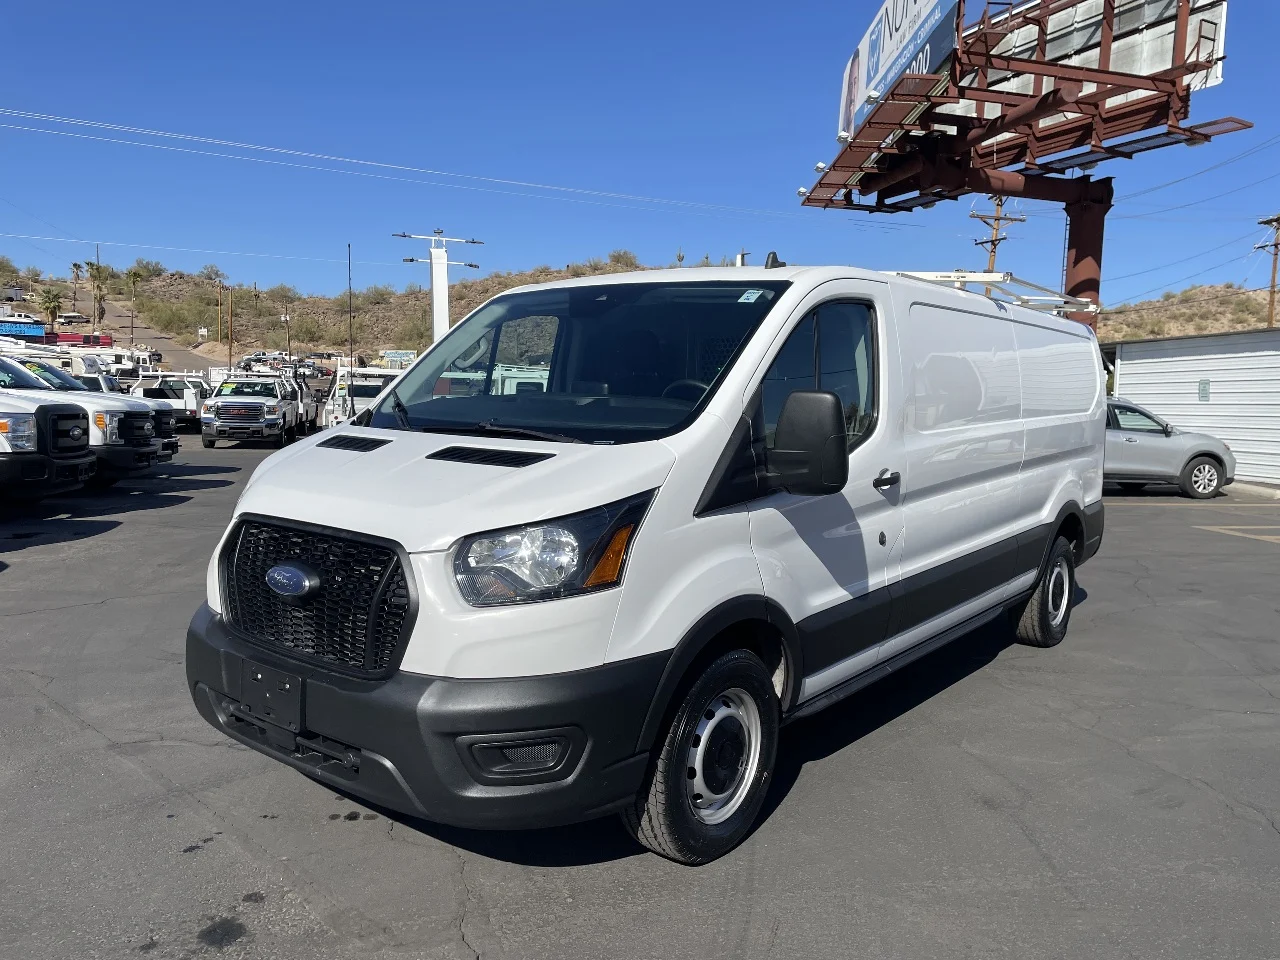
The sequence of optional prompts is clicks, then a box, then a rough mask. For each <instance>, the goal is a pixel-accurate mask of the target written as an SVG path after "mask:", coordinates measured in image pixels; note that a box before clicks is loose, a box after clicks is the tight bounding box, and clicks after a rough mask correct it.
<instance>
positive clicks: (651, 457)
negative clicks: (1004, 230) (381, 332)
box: [187, 268, 1106, 863]
mask: <svg viewBox="0 0 1280 960" xmlns="http://www.w3.org/2000/svg"><path fill="white" fill-rule="evenodd" d="M500 366H511V367H518V366H534V367H544V368H545V371H546V372H545V376H539V377H537V378H534V377H529V378H526V380H525V383H526V384H528V385H526V386H523V387H521V388H517V389H513V390H512V391H510V392H507V391H505V390H499V389H497V388H496V386H495V376H494V371H495V370H496V369H497V368H498V367H500ZM1105 427H1106V398H1105V391H1104V377H1103V369H1102V364H1101V360H1100V356H1099V352H1098V346H1097V342H1096V341H1095V339H1094V337H1093V334H1092V333H1091V332H1090V331H1089V329H1088V328H1086V327H1084V326H1082V325H1079V324H1076V323H1073V322H1070V321H1067V320H1064V319H1060V318H1057V317H1054V316H1051V315H1045V314H1041V313H1038V312H1033V311H1031V310H1027V309H1024V308H1022V307H1017V306H1011V305H1008V304H1004V303H998V302H995V301H993V300H991V299H987V298H985V297H983V296H981V295H979V294H977V293H973V292H965V291H961V290H956V289H953V288H949V287H946V286H941V285H936V284H930V283H925V282H921V281H916V280H910V279H905V278H902V277H898V276H887V275H883V274H878V273H873V272H870V271H862V270H855V269H851V268H780V269H772V270H766V269H749V268H739V269H705V270H676V271H660V272H652V273H642V274H628V275H615V276H609V277H599V278H591V279H581V280H570V281H565V282H563V283H554V284H548V285H545V286H537V287H525V288H522V289H519V290H515V291H512V292H509V293H506V294H504V295H502V296H500V297H498V298H496V299H494V300H492V301H490V302H489V303H487V304H485V305H484V306H482V307H480V308H479V309H478V310H476V311H475V312H474V313H472V314H471V315H470V316H469V317H468V318H467V319H466V320H464V321H463V322H462V323H460V324H458V325H457V326H456V327H454V328H453V330H451V331H450V332H449V334H448V336H447V337H444V338H442V340H441V341H440V342H439V343H438V344H436V346H435V347H434V348H433V349H432V350H431V351H430V352H428V353H427V354H426V355H424V356H423V357H422V358H420V359H419V360H418V361H417V363H415V364H414V366H413V367H412V368H411V369H409V370H408V371H407V372H406V373H405V374H404V376H403V377H402V378H401V379H400V380H399V381H398V382H397V383H396V384H395V385H394V386H393V387H389V388H387V389H386V390H385V391H384V392H383V394H382V395H381V396H380V397H379V398H378V399H377V400H376V401H375V403H374V404H373V406H371V407H370V408H369V409H368V410H367V411H366V412H364V413H363V414H361V415H360V416H358V417H357V418H356V419H355V422H354V423H351V424H347V425H344V426H343V427H342V428H341V429H339V430H337V431H331V432H329V433H327V434H325V435H323V436H320V437H315V438H311V439H309V440H306V441H303V442H302V443H300V444H298V445H295V446H293V447H291V448H290V449H289V450H287V451H283V452H281V453H278V454H275V455H274V456H272V457H270V458H269V459H267V460H266V461H264V462H263V463H262V465H261V466H260V467H259V468H258V469H257V471H256V472H255V473H254V475H253V477H252V478H251V479H250V481H249V483H248V485H247V486H246V488H245V490H244V492H243V494H242V496H241V499H240V501H239V503H238V505H237V506H236V510H235V514H234V516H233V519H232V522H231V524H230V526H229V527H228V529H227V532H226V533H225V535H224V537H223V539H222V541H221V543H220V544H219V546H218V548H217V550H216V552H215V553H214V556H213V558H212V560H211V562H210V564H209V570H208V584H207V590H208V602H207V604H205V605H203V606H202V607H201V608H200V610H199V611H198V612H197V613H196V615H195V617H194V619H193V620H192V623H191V626H190V629H189V632H188V635H187V675H188V679H189V681H190V686H191V692H192V695H193V696H194V699H195V702H196V704H197V706H198V708H199V710H200V712H201V713H202V714H203V715H204V717H205V718H206V719H207V720H208V721H209V722H210V723H212V724H213V725H214V726H216V727H218V728H219V729H221V730H223V731H225V732H226V733H227V734H228V735H230V736H231V737H233V738H235V739H236V740H239V741H240V742H242V743H245V744H248V745H250V746H252V747H254V748H255V749H258V750H260V751H262V752H264V753H267V754H269V755H271V756H274V757H276V758H277V759H279V760H281V761H283V762H285V763H287V764H289V765H291V766H293V767H295V768H296V769H298V770H301V771H303V772H305V773H307V774H308V775H310V776H312V777H314V778H316V779H318V780H320V781H322V782H324V783H327V784H330V785H332V786H334V787H337V788H340V789H343V790H346V791H350V792H351V793H353V794H356V795H358V796H362V797H365V798H367V799H369V800H371V801H373V802H376V803H379V804H382V805H385V806H387V807H391V808H394V809H397V810H400V811H403V812H406V813H408V814H411V815H415V816H420V817H424V818H428V819H431V820H436V821H442V822H446V823H452V824H458V825H464V826H469V827H536V826H542V825H547V824H554V823H563V822H571V821H574V820H580V819H585V818H589V817H596V816H601V815H604V814H608V813H621V815H622V817H623V819H624V821H625V823H626V824H627V825H628V827H629V828H630V830H631V831H632V833H633V834H634V835H635V836H636V837H637V838H638V839H639V840H640V842H641V843H643V844H645V845H646V846H647V847H649V848H650V849H652V850H654V851H656V852H658V853H660V854H662V855H663V856H666V857H670V858H671V859H673V860H677V861H680V862H683V863H701V862H705V861H707V860H710V859H713V858H715V857H717V856H719V855H721V854H723V853H725V852H726V851H727V850H729V849H730V848H732V847H733V846H734V845H735V844H736V843H738V842H739V841H740V840H741V839H742V838H743V837H744V836H745V835H746V833H747V831H748V830H749V829H750V827H751V824H752V822H753V820H755V818H756V816H757V814H758V813H759V811H760V808H761V804H762V803H763V801H764V797H765V792H766V790H767V788H768V785H769V783H770V779H771V771H772V769H773V765H774V754H775V750H776V748H777V744H778V730H779V726H780V725H781V724H783V723H785V722H786V721H788V720H790V719H794V718H796V717H800V716H803V715H807V714H811V713H813V712H815V711H817V710H820V709H821V708H823V707H825V706H827V705H829V704H831V703H833V702H835V701H836V700H839V699H840V698H842V697H845V696H848V695H850V694H853V693H855V692H856V691H857V690H859V689H860V688H862V687H863V686H865V685H866V684H867V683H869V682H871V681H874V680H876V679H879V678H881V677H883V676H885V675H887V674H888V673H890V672H891V671H893V670H895V669H897V668H898V667H900V666H902V665H903V664H905V663H907V662H909V661H911V660H913V659H915V658H917V657H919V656H921V655H923V654H925V653H928V652H929V651H931V650H934V649H936V648H937V647H939V646H940V645H942V644H944V643H947V642H949V641H953V640H961V641H963V637H964V636H965V635H966V634H967V633H968V632H969V631H971V630H972V629H973V628H974V627H975V626H977V625H979V624H981V623H984V622H987V621H990V620H992V619H994V618H996V617H999V616H1001V615H1003V614H1005V613H1006V612H1008V613H1011V614H1012V616H1013V619H1014V621H1015V622H1016V631H1017V635H1018V636H1019V637H1020V638H1021V639H1022V640H1023V641H1024V642H1027V643H1029V644H1032V645H1036V646H1043V647H1047V646H1052V645H1054V644H1056V643H1058V642H1059V641H1061V640H1062V639H1063V637H1064V636H1065V634H1066V631H1067V625H1068V622H1069V621H1070V617H1071V608H1072V603H1073V599H1074V596H1075V571H1076V568H1077V567H1078V566H1079V565H1080V564H1082V563H1083V562H1085V561H1086V560H1087V559H1089V558H1090V557H1091V556H1092V555H1093V554H1094V553H1095V552H1096V551H1097V549H1098V547H1099V544H1100V542H1101V539H1102V530H1103V508H1102V500H1101V489H1102V461H1103V444H1104V435H1105Z"/></svg>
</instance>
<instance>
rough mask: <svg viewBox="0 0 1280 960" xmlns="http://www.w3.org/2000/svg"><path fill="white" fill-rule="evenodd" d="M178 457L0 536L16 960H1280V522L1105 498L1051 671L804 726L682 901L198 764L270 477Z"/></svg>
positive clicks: (586, 866)
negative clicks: (217, 616)
mask: <svg viewBox="0 0 1280 960" xmlns="http://www.w3.org/2000/svg"><path fill="white" fill-rule="evenodd" d="M183 443H184V447H183V450H182V452H181V453H180V454H179V455H178V457H177V460H176V462H175V464H174V465H171V466H169V467H167V468H166V469H165V470H164V471H163V473H162V475H161V476H159V477H157V478H153V479H146V480H139V481H131V482H130V481H127V482H124V483H122V484H120V486H119V487H118V488H116V489H115V490H113V491H111V492H109V493H107V494H103V495H96V496H78V495H77V496H70V497H66V498H62V499H58V500H53V501H50V502H48V503H46V504H43V505H41V506H39V507H37V508H32V509H27V510H25V511H22V512H19V513H10V514H7V515H4V516H0V730H2V731H3V737H0V799H2V801H3V805H2V809H3V811H4V825H5V829H4V830H3V832H0V863H3V864H4V866H3V872H2V874H0V876H2V877H3V885H2V886H3V891H4V895H3V897H0V956H5V957H23V958H77V960H79V958H90V957H135V956H147V957H151V958H159V957H165V958H169V957H192V956H205V955H211V956H225V957H255V958H256V957H279V958H347V957H351V958H354V957H362V958H370V957H379V958H392V957H394V958H418V957H424V958H428V957H429V958H445V957H448V958H454V957H457V958H469V957H477V956H483V957H485V958H497V957H509V958H632V957H636V958H663V960H674V958H685V957H689V958H692V957H697V958H699V960H710V958H717V957H724V958H731V957H732V958H742V957H750V958H755V957H779V958H783V957H785V958H793V957H805V958H823V957H890V956H893V957H911V958H932V957H938V958H942V957H946V958H955V957H1016V958H1020V960H1021V958H1031V957H1071V958H1075V957H1080V958H1090V960H1093V958H1097V957H1142V958H1146V957H1195V958H1204V957H1213V958H1220V957H1241V958H1246V957H1247V958H1264V957H1277V956H1280V914H1278V912H1277V904H1280V588H1278V587H1277V581H1278V579H1280V501H1263V500H1255V499H1251V498H1250V497H1249V496H1248V495H1245V494H1240V493H1234V492H1229V495H1228V496H1226V497H1223V498H1221V499H1219V500H1216V501H1214V502H1211V503H1203V502H1195V501H1189V500H1184V499H1181V498H1178V497H1176V496H1172V495H1169V494H1165V493H1162V492H1159V491H1157V492H1149V493H1147V494H1145V495H1143V496H1137V497H1111V498H1108V513H1107V532H1106V540H1105V542H1104V545H1103V549H1102V552H1101V554H1100V555H1099V556H1098V558H1097V559H1095V560H1094V561H1093V562H1092V563H1090V564H1089V565H1088V566H1086V567H1085V568H1083V570H1082V571H1081V576H1080V587H1081V590H1080V594H1079V596H1078V598H1077V599H1078V606H1077V607H1076V609H1075V612H1074V615H1073V617H1074V619H1073V622H1072V626H1071V632H1070V635H1069V636H1068V638H1067V640H1066V642H1065V643H1063V644H1062V645H1061V646H1060V647H1058V648H1056V649H1052V650H1033V649H1028V648H1023V647H1019V646H1011V645H1010V642H1011V636H1010V634H1009V632H1008V631H1007V629H1005V628H1003V627H997V626H992V627H989V628H986V629H984V630H982V631H979V632H977V633H975V634H972V635H971V636H969V637H967V638H965V639H964V640H963V641H961V642H958V643H956V644H953V645H952V646H951V647H950V648H948V649H946V650H944V651H942V652H940V653H938V654H935V655H933V656H931V657H928V658H925V659H924V660H922V661H920V662H919V663H917V664H916V665H914V666H913V667H911V668H910V669H908V670H905V671H903V672H902V673H901V674H899V675H896V676H895V677H894V678H892V679H890V680H889V681H887V682H885V683H882V684H881V685H879V686H878V687H875V688H872V689H871V690H869V691H867V692H864V693H863V694H862V695H860V696H858V697H856V698H855V699H853V700H851V701H846V702H845V703H844V704H842V705H840V706H838V707H836V708H833V709H832V710H829V711H827V712H826V713H824V714H821V715H819V716H817V717H814V718H811V719H809V720H806V721H802V722H799V723H796V724H794V725H792V726H790V727H788V728H787V729H786V731H785V732H784V735H783V739H782V744H781V747H780V767H779V769H778V775H777V779H776V782H775V785H774V791H773V794H772V795H771V798H770V802H769V805H768V807H767V810H766V813H767V817H766V819H765V820H764V822H763V823H762V825H761V826H760V828H759V829H758V830H757V832H756V833H755V834H754V835H753V836H752V837H751V838H749V839H748V841H747V842H746V843H745V844H744V845H743V846H742V847H741V848H739V849H738V850H737V851H735V852H734V853H732V854H731V855H729V856H727V857H725V858H724V859H722V860H720V861H718V862H716V863H713V864H711V865H709V866H706V867H703V868H699V869H689V868H683V867H677V866H675V865H673V864H670V863H668V862H666V861H664V860H661V859H659V858H657V857H655V856H653V855H650V854H647V853H645V852H643V851H642V850H641V849H640V848H638V847H637V846H635V845H634V844H633V843H632V842H631V840H630V839H629V838H628V837H627V836H626V835H625V834H624V832H623V831H622V829H621V828H620V826H618V825H617V824H616V823H615V822H614V821H612V820H607V821H601V822H598V823H592V824H586V825H582V826H578V827H572V828H565V829H557V830H551V831H542V832H531V833H514V834H513V833H505V834H504V833H471V832H465V831H458V830H450V829H445V828H441V827H436V826H432V825H429V824H423V823H420V822H413V821H409V820H406V819H399V818H395V819H389V818H388V817H387V816H386V815H385V814H384V813H383V812H382V811H375V810H370V809H368V808H367V807H364V806H362V805H361V804H359V803H357V802H353V801H352V800H351V799H349V798H347V797H343V796H339V795H336V794H335V793H334V792H333V791H332V790H329V789H326V788H325V787H322V786H320V785H319V784H316V783H314V782H312V781H310V780H308V779H306V778H305V777H303V776H302V775H300V774H298V773H295V772H293V771H292V770H290V769H288V768H286V767H284V766H283V765H280V764H277V763H275V762H273V761H271V760H268V759H267V758H265V757H262V756H260V755H258V754H256V753H253V752H251V751H249V750H247V749H245V748H243V747H241V746H239V745H236V744H233V743H231V742H230V741H228V740H227V739H226V738H224V737H222V736H220V735H219V734H217V733H215V732H214V730H213V729H212V728H210V727H208V726H207V725H206V724H205V723H204V721H202V720H201V719H200V718H199V717H198V716H197V714H196V711H195V709H194V707H193V706H192V704H191V701H190V698H189V696H188V694H187V691H186V689H185V678H184V671H183V662H182V660H183V636H184V631H185V628H186V624H187V620H188V619H189V617H190V615H191V613H192V611H193V610H194V609H195V608H196V606H197V605H198V604H199V603H200V601H201V598H202V596H203V593H204V571H205V565H206V563H207V560H208V557H209V554H210V552H211V549H212V547H213V545H214V543H215V541H216V539H217V537H218V535H219V534H220V532H221V531H222V529H223V527H224V525H225V523H226V521H227V519H228V517H229V516H230V512H231V509H232V505H233V503H234V500H235V497H236V494H237V491H238V489H239V487H240V486H241V485H242V484H243V483H244V482H245V480H247V479H248V477H249V474H250V473H251V472H252V469H253V467H254V466H255V465H256V464H257V463H258V462H259V461H260V460H261V459H262V458H263V457H264V456H266V455H267V453H268V451H266V450H265V449H261V448H257V449H254V448H245V447H231V446H220V447H219V448H218V449H216V450H203V449H201V448H200V446H199V443H198V440H197V438H195V437H193V436H189V435H188V436H185V437H184V439H183ZM424 495H428V496H429V495H430V494H429V491H424Z"/></svg>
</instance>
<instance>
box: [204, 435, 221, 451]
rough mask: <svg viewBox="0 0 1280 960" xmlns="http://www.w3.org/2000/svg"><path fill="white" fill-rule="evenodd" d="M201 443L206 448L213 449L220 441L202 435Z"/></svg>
mask: <svg viewBox="0 0 1280 960" xmlns="http://www.w3.org/2000/svg"><path fill="white" fill-rule="evenodd" d="M200 443H201V444H203V446H204V448H205V449H206V450H212V449H213V448H214V447H215V446H217V443H218V441H217V440H210V439H209V438H208V437H201V438H200Z"/></svg>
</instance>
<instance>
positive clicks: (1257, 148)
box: [1116, 134, 1280, 202]
mask: <svg viewBox="0 0 1280 960" xmlns="http://www.w3.org/2000/svg"><path fill="white" fill-rule="evenodd" d="M1277 143H1280V134H1277V135H1276V136H1274V137H1271V138H1269V139H1267V140H1264V141H1262V143H1259V144H1256V145H1254V146H1252V147H1250V148H1249V149H1248V150H1244V151H1242V152H1240V153H1237V154H1236V155H1235V156H1233V157H1228V158H1227V159H1226V160H1221V161H1219V162H1218V163H1215V164H1212V165H1210V166H1207V167H1205V168H1204V169H1203V170H1197V171H1196V172H1195V173H1188V174H1187V175H1186V176H1183V177H1178V178H1177V179H1175V180H1169V181H1167V182H1166V183H1158V184H1156V185H1155V186H1153V187H1146V188H1145V189H1142V190H1135V191H1134V192H1133V193H1126V194H1125V195H1124V196H1122V197H1117V198H1116V201H1117V202H1120V201H1124V200H1132V199H1133V198H1134V197H1144V196H1146V195H1147V194H1148V193H1155V192H1156V191H1157V190H1164V189H1165V188H1166V187H1173V186H1177V185H1178V184H1180V183H1186V182H1187V181H1188V180H1191V179H1194V178H1195V177H1199V176H1202V175H1203V174H1206V173H1212V172H1213V171H1214V170H1221V169H1222V168H1223V167H1225V166H1228V165H1229V164H1232V163H1236V162H1238V161H1240V160H1243V159H1245V158H1246V157H1251V156H1253V155H1254V154H1255V153H1259V152H1261V151H1263V150H1266V149H1268V148H1269V147H1272V146H1275V145H1276V144H1277Z"/></svg>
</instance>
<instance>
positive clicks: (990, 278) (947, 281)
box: [893, 270, 1098, 316]
mask: <svg viewBox="0 0 1280 960" xmlns="http://www.w3.org/2000/svg"><path fill="white" fill-rule="evenodd" d="M893 273H894V274H895V275H896V276H899V277H911V278H913V279H915V280H924V281H925V282H926V283H937V284H941V285H943V286H949V287H955V288H956V289H958V290H968V289H969V287H968V285H969V284H971V283H980V284H982V286H983V288H984V295H985V296H987V297H989V298H990V299H992V300H996V301H1000V302H1003V303H1013V304H1017V305H1018V306H1020V307H1026V308H1027V309H1029V310H1038V311H1040V312H1041V313H1053V314H1057V315H1058V316H1064V315H1065V314H1068V313H1097V312H1098V305H1097V304H1096V303H1094V302H1093V301H1092V300H1084V299H1081V298H1080V297H1072V296H1068V295H1067V294H1065V293H1058V292H1057V291H1056V290H1053V289H1051V288H1049V287H1042V286H1040V285H1039V284H1038V283H1032V282H1031V281H1030V280H1023V279H1021V278H1020V277H1015V276H1014V275H1013V274H1012V273H986V272H983V271H979V270H942V271H933V270H895V271H893ZM1022 291H1030V292H1022Z"/></svg>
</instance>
